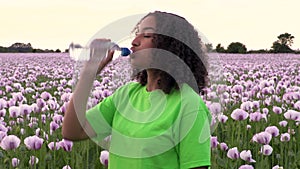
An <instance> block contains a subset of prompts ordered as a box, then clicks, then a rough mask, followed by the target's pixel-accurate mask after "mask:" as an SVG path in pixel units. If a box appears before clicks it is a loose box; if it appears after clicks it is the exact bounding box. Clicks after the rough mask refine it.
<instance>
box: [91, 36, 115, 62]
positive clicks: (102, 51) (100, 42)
mask: <svg viewBox="0 0 300 169" xmlns="http://www.w3.org/2000/svg"><path fill="white" fill-rule="evenodd" d="M110 43H111V41H110V39H94V40H93V41H92V42H91V44H90V50H91V53H90V60H89V62H93V63H95V62H96V63H100V62H101V61H102V60H103V58H105V56H106V54H107V52H108V49H109V47H110Z"/></svg>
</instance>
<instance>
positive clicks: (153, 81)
mask: <svg viewBox="0 0 300 169" xmlns="http://www.w3.org/2000/svg"><path fill="white" fill-rule="evenodd" d="M147 76H148V77H147V85H146V87H147V91H148V92H150V91H153V90H156V89H159V85H158V81H160V77H159V76H158V75H157V73H155V72H154V71H153V70H147Z"/></svg>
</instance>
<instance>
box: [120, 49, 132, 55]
mask: <svg viewBox="0 0 300 169" xmlns="http://www.w3.org/2000/svg"><path fill="white" fill-rule="evenodd" d="M130 54H131V51H130V50H129V49H128V48H121V56H128V55H130Z"/></svg>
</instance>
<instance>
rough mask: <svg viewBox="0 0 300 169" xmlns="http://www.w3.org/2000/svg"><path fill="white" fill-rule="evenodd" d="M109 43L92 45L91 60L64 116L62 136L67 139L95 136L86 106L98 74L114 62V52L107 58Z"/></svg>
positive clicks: (81, 73)
mask: <svg viewBox="0 0 300 169" xmlns="http://www.w3.org/2000/svg"><path fill="white" fill-rule="evenodd" d="M109 43H110V40H108V39H95V40H94V41H93V42H92V43H91V49H92V50H91V51H92V52H91V58H90V60H88V61H87V62H86V63H85V66H84V68H83V69H82V70H81V72H80V77H79V81H78V83H77V84H76V87H75V91H74V92H73V96H72V98H71V100H70V102H69V104H68V107H67V111H66V113H65V116H64V122H63V128H62V134H63V137H64V138H66V139H70V140H82V139H86V138H88V137H89V136H94V135H95V132H94V130H93V129H92V128H91V126H90V125H89V123H88V122H87V120H86V117H85V112H86V105H87V101H88V98H89V95H90V91H91V89H92V87H93V82H94V79H95V77H96V75H97V73H99V72H100V71H101V70H102V69H103V68H104V67H105V66H106V65H107V64H108V63H109V62H110V61H111V60H112V57H113V52H109V54H108V55H107V57H105V56H106V53H107V49H108V44H109Z"/></svg>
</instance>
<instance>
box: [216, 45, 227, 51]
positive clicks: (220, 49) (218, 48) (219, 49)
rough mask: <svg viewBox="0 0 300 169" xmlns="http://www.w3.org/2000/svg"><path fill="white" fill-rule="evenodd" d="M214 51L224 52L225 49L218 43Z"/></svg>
mask: <svg viewBox="0 0 300 169" xmlns="http://www.w3.org/2000/svg"><path fill="white" fill-rule="evenodd" d="M216 52H218V53H225V52H226V50H225V49H224V47H223V46H221V44H220V43H219V44H218V45H217V46H216Z"/></svg>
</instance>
